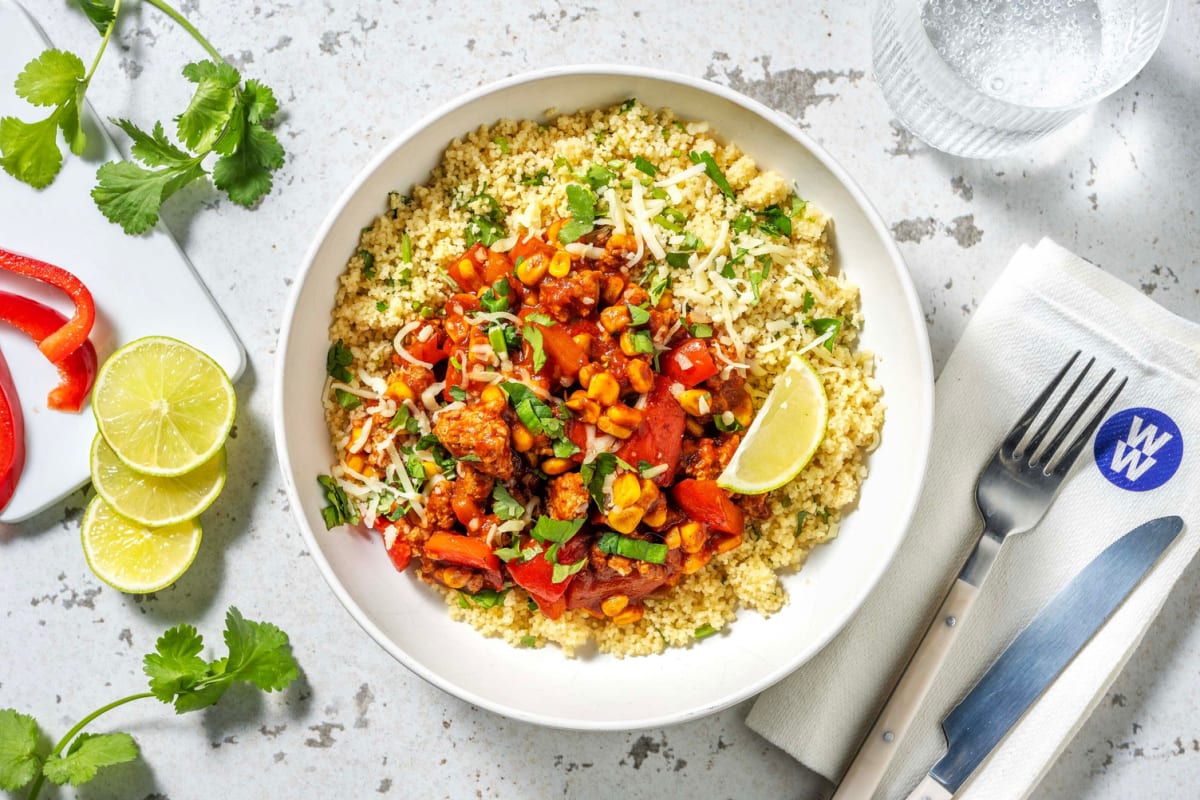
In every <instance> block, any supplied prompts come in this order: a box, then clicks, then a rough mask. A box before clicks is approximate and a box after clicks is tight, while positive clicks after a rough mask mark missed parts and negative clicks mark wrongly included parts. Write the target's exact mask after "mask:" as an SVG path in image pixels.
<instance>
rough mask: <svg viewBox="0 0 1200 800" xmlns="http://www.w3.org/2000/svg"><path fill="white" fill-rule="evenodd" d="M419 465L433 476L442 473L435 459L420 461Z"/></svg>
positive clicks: (427, 473)
mask: <svg viewBox="0 0 1200 800" xmlns="http://www.w3.org/2000/svg"><path fill="white" fill-rule="evenodd" d="M421 466H422V467H424V469H425V474H426V475H429V476H433V475H441V474H442V468H441V467H439V466H438V465H437V462H436V461H422V462H421Z"/></svg>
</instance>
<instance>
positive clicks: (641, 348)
mask: <svg viewBox="0 0 1200 800" xmlns="http://www.w3.org/2000/svg"><path fill="white" fill-rule="evenodd" d="M629 340H630V342H631V343H632V344H633V352H635V353H653V352H654V338H653V337H652V336H651V335H650V331H634V332H633V333H631V334H630V335H629Z"/></svg>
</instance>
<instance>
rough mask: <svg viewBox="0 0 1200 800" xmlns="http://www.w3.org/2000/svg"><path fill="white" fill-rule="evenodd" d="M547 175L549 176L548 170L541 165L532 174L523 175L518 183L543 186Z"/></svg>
mask: <svg viewBox="0 0 1200 800" xmlns="http://www.w3.org/2000/svg"><path fill="white" fill-rule="evenodd" d="M548 177H550V170H548V169H546V168H544V167H543V168H542V169H539V170H538V171H537V172H535V173H533V174H532V175H525V176H523V177H522V178H521V180H520V183H521V185H522V186H544V185H545V183H546V178H548Z"/></svg>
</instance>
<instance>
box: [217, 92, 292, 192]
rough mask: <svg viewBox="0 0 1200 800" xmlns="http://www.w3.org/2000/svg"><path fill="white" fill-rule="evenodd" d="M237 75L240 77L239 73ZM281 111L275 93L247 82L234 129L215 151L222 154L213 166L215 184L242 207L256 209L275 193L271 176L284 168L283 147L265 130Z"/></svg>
mask: <svg viewBox="0 0 1200 800" xmlns="http://www.w3.org/2000/svg"><path fill="white" fill-rule="evenodd" d="M235 74H236V73H235ZM276 108H277V104H276V102H275V95H274V93H273V92H272V91H271V90H270V89H269V88H267V87H266V86H264V85H263V84H261V83H259V82H258V81H253V80H250V81H246V87H245V89H244V90H243V91H242V92H241V94H240V95H239V98H238V104H237V107H236V108H235V109H234V113H233V115H232V117H231V118H230V119H231V122H234V124H232V125H230V126H229V128H228V130H227V131H226V133H225V135H224V136H222V137H221V139H220V140H219V141H218V142H217V146H216V147H215V148H214V149H216V150H217V152H219V153H222V154H223V155H222V157H221V158H219V159H217V163H216V164H214V165H213V184H214V185H215V186H216V187H217V188H218V189H221V190H222V191H224V192H226V193H227V194H228V195H229V199H230V200H232V201H233V202H235V203H237V204H238V205H242V206H252V205H254V203H255V202H257V201H258V199H259V198H260V197H262V196H263V195H265V194H267V193H269V192H270V191H271V186H272V185H273V181H272V179H271V173H272V172H274V171H275V170H277V169H279V168H280V167H282V166H283V159H284V153H283V147H282V146H281V145H280V144H279V140H278V139H276V138H275V134H273V133H271V131H269V130H267V129H266V128H265V127H264V126H263V124H262V123H263V121H264V120H267V119H269V118H270V117H271V116H272V115H273V114H274V113H275V110H276Z"/></svg>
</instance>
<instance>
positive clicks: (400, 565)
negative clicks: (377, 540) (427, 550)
mask: <svg viewBox="0 0 1200 800" xmlns="http://www.w3.org/2000/svg"><path fill="white" fill-rule="evenodd" d="M387 554H388V558H390V559H391V560H392V566H394V567H395V568H396V570H397V571H398V572H404V570H406V569H408V565H409V563H411V562H412V555H413V553H412V545H411V544H409V543H408V542H406V541H404V540H403V539H401V538H399V537H397V538H396V541H394V542H392V546H391V547H389V548H388V551H387Z"/></svg>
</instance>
